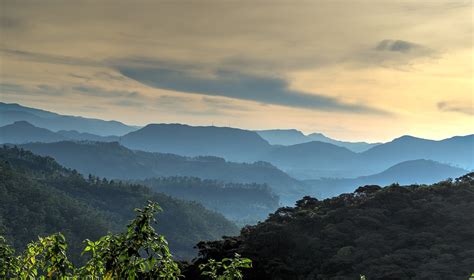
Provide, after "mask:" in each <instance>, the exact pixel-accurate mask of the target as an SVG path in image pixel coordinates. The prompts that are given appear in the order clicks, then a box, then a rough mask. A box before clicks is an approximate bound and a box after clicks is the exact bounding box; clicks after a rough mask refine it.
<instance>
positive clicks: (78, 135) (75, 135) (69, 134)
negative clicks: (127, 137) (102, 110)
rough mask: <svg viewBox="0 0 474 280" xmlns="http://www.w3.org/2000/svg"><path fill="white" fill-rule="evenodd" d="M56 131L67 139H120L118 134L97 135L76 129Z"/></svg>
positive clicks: (106, 140)
mask: <svg viewBox="0 0 474 280" xmlns="http://www.w3.org/2000/svg"><path fill="white" fill-rule="evenodd" d="M57 133H58V134H60V135H62V136H64V137H66V138H67V139H71V140H76V141H96V142H117V141H119V139H120V137H119V136H113V135H111V136H99V135H96V134H92V133H87V132H78V131H76V130H60V131H58V132H57Z"/></svg>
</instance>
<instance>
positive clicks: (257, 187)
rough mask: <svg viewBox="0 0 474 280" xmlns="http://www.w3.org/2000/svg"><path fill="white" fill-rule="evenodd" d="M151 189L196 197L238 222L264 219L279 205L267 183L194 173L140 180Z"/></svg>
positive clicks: (186, 197)
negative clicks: (248, 182) (243, 182)
mask: <svg viewBox="0 0 474 280" xmlns="http://www.w3.org/2000/svg"><path fill="white" fill-rule="evenodd" d="M140 183H142V184H144V185H146V186H148V187H150V188H151V189H152V190H154V191H157V192H160V193H164V194H167V195H170V196H172V197H176V198H179V199H184V200H191V201H197V202H199V203H201V204H202V205H204V206H205V207H206V208H208V209H211V210H215V211H216V212H219V213H222V214H223V215H224V216H225V217H226V218H227V219H230V220H231V221H233V222H236V223H237V224H239V225H246V224H255V223H257V222H258V221H262V220H265V219H266V218H267V216H268V214H269V213H271V212H274V211H275V210H276V209H277V208H278V207H279V203H278V200H279V199H278V196H277V195H275V194H273V192H272V190H271V189H270V187H268V185H265V184H263V185H261V184H242V183H225V182H222V181H217V180H202V179H199V178H196V177H160V178H152V179H147V180H143V181H140Z"/></svg>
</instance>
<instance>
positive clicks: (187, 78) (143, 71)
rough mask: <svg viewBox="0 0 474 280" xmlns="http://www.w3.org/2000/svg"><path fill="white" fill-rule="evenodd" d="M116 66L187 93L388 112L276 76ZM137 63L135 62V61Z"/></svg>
mask: <svg viewBox="0 0 474 280" xmlns="http://www.w3.org/2000/svg"><path fill="white" fill-rule="evenodd" d="M140 61H141V60H136V61H134V62H135V63H125V64H120V63H119V64H118V65H117V66H116V69H117V71H119V72H120V73H121V74H122V75H123V76H126V77H128V78H130V79H133V80H136V81H138V82H140V83H142V84H145V85H148V86H150V87H154V88H159V89H166V90H173V91H179V92H184V93H190V94H202V95H208V96H222V97H229V98H235V99H242V100H251V101H256V102H261V103H267V104H273V105H282V106H287V107H295V108H304V109H310V110H320V111H339V112H350V113H366V114H387V112H384V111H381V110H379V109H376V108H372V107H369V106H366V105H363V104H349V103H344V102H342V101H340V100H338V99H336V98H332V97H327V96H322V95H315V94H310V93H306V92H301V91H296V90H291V89H290V88H289V85H288V82H287V81H286V80H284V79H282V78H278V77H264V76H256V75H250V74H245V73H241V72H237V71H233V70H225V69H217V70H206V69H202V70H200V69H199V67H197V66H191V67H189V66H186V65H179V64H173V63H169V62H163V63H161V62H160V61H155V62H153V60H151V59H148V60H147V59H145V60H144V61H146V63H143V64H142V65H140V63H139V62H140ZM137 62H138V64H137Z"/></svg>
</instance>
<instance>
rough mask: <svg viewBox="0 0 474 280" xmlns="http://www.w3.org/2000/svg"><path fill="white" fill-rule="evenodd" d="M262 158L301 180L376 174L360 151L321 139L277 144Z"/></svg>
mask: <svg viewBox="0 0 474 280" xmlns="http://www.w3.org/2000/svg"><path fill="white" fill-rule="evenodd" d="M262 159H263V160H265V161H268V162H270V163H272V164H274V165H275V166H277V167H278V168H280V169H282V170H284V171H285V172H287V173H289V174H290V175H292V176H294V177H296V178H298V179H315V178H320V177H346V176H359V175H361V174H370V173H373V172H372V171H373V170H371V169H370V167H367V166H365V165H363V164H361V161H360V155H359V154H358V153H355V152H353V151H350V150H349V149H347V148H343V147H339V146H336V145H333V144H329V143H324V142H320V141H313V142H308V143H303V144H297V145H291V146H278V147H274V149H273V150H271V151H270V152H269V153H267V154H266V155H265V156H264V157H263V158H262Z"/></svg>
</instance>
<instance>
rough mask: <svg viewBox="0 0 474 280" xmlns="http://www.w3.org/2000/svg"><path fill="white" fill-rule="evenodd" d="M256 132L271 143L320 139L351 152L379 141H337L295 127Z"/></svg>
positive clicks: (288, 144)
mask: <svg viewBox="0 0 474 280" xmlns="http://www.w3.org/2000/svg"><path fill="white" fill-rule="evenodd" d="M257 133H258V134H259V135H260V136H262V138H263V139H265V140H267V141H268V142H269V143H270V144H272V145H283V146H291V145H297V144H303V143H308V142H312V141H320V142H325V143H330V144H334V145H336V146H340V147H344V148H347V149H349V150H351V151H353V152H364V151H366V150H368V149H370V148H372V147H375V146H377V145H379V144H380V143H366V142H347V141H339V140H335V139H332V138H329V137H327V136H325V135H324V134H322V133H311V134H308V135H305V134H303V132H301V131H299V130H296V129H271V130H258V131H257Z"/></svg>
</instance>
